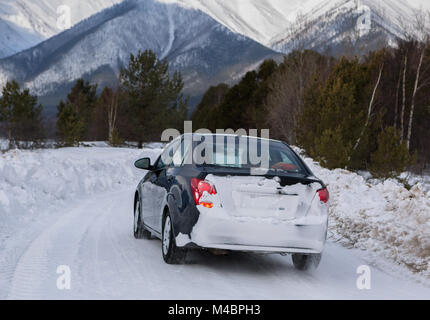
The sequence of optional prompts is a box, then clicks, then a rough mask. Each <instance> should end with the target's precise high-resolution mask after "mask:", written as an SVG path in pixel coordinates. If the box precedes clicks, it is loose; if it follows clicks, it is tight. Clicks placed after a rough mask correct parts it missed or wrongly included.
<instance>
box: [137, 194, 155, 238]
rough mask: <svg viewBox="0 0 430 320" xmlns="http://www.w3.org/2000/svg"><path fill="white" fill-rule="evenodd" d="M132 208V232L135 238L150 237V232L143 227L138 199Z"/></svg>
mask: <svg viewBox="0 0 430 320" xmlns="http://www.w3.org/2000/svg"><path fill="white" fill-rule="evenodd" d="M135 207H136V208H135V210H134V223H133V233H134V237H135V238H136V239H151V237H152V235H151V232H149V231H148V230H146V229H145V226H144V224H143V221H142V218H141V215H140V201H137V202H136V205H135Z"/></svg>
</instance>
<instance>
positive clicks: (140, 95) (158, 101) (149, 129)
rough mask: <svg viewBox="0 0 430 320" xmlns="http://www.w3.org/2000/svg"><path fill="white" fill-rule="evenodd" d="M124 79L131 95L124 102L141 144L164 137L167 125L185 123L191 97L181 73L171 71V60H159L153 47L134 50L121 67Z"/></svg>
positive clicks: (122, 81)
mask: <svg viewBox="0 0 430 320" xmlns="http://www.w3.org/2000/svg"><path fill="white" fill-rule="evenodd" d="M120 83H121V90H122V91H123V92H124V94H126V96H127V97H126V98H125V101H123V104H124V108H125V113H126V116H127V119H128V122H129V123H128V126H129V128H131V129H132V130H131V134H132V136H133V138H134V139H136V140H138V141H139V142H140V144H141V143H142V142H143V141H151V140H152V141H156V140H158V139H160V136H161V133H162V131H164V129H166V128H175V129H180V128H182V127H183V121H184V120H185V119H186V117H187V105H188V99H185V98H184V96H183V94H182V90H183V88H184V83H183V81H182V76H181V74H180V73H179V72H174V73H173V74H172V75H170V74H169V65H168V62H167V60H165V59H164V60H159V59H158V58H157V56H156V54H155V53H154V52H152V51H151V50H146V51H144V52H141V51H139V52H138V54H137V55H136V56H135V55H133V54H131V55H130V61H129V64H128V66H127V67H126V68H124V69H122V70H121V75H120Z"/></svg>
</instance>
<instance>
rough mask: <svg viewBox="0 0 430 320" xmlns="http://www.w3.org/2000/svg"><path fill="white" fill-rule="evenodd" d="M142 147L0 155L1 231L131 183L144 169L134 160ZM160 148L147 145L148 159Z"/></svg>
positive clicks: (41, 151)
mask: <svg viewBox="0 0 430 320" xmlns="http://www.w3.org/2000/svg"><path fill="white" fill-rule="evenodd" d="M141 153H142V151H141V150H137V149H114V148H65V149H57V150H37V151H20V150H13V151H10V152H7V153H5V154H4V155H2V156H0V233H1V234H2V235H5V234H6V233H9V232H10V231H11V226H12V225H15V226H16V225H18V227H19V224H21V223H26V222H28V221H31V220H34V219H37V218H38V217H39V216H40V215H41V214H42V213H46V212H47V211H50V210H48V209H49V208H50V207H55V206H59V205H61V204H64V203H65V202H66V201H70V200H74V199H76V201H77V199H79V198H82V197H85V196H88V195H92V194H96V193H100V192H103V191H109V190H120V189H123V188H124V187H125V186H132V185H134V184H137V182H138V181H139V180H140V179H141V178H142V176H143V173H142V171H139V170H138V169H135V168H134V166H133V163H134V161H135V160H137V159H138V158H139V156H140V155H141ZM158 153H159V150H158V149H145V155H147V156H150V157H152V158H154V157H155V155H157V154H158Z"/></svg>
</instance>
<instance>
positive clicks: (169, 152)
mask: <svg viewBox="0 0 430 320" xmlns="http://www.w3.org/2000/svg"><path fill="white" fill-rule="evenodd" d="M180 143H181V140H175V141H173V142H172V143H170V144H169V145H168V146H167V147H166V148H165V149H164V151H163V152H162V153H161V156H160V158H159V159H158V161H157V164H156V166H155V169H156V170H160V169H163V168H165V167H168V166H170V165H171V163H172V161H173V159H174V155H175V151H176V149H178V146H179V145H180Z"/></svg>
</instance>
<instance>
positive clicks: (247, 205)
mask: <svg viewBox="0 0 430 320" xmlns="http://www.w3.org/2000/svg"><path fill="white" fill-rule="evenodd" d="M258 155H259V157H260V158H259V159H260V160H262V161H260V163H257V164H256V162H253V161H251V159H252V158H256V157H257V158H258ZM264 155H266V158H267V161H266V162H267V163H265V164H264V163H263V162H265V161H264ZM202 159H203V160H204V161H202ZM135 166H136V167H137V168H139V169H144V170H148V172H147V174H146V175H145V177H144V178H143V179H142V181H141V182H140V183H139V185H138V187H137V190H136V194H135V197H134V236H135V237H136V238H137V239H141V238H145V239H149V238H151V237H152V236H156V237H158V238H160V239H161V240H162V255H163V258H164V260H165V262H167V263H169V264H175V263H181V262H183V261H184V259H185V256H186V254H187V251H189V250H191V249H205V250H210V251H213V252H217V253H219V252H229V251H243V252H255V253H280V254H287V253H291V254H292V259H293V263H294V266H295V267H296V268H297V269H300V270H306V269H309V268H311V267H316V266H318V264H319V262H320V259H321V254H322V252H323V249H324V245H325V241H326V235H327V221H328V200H329V193H328V190H327V188H326V186H325V184H324V183H323V182H322V181H321V180H319V179H318V178H316V177H315V176H314V175H313V173H312V172H311V170H310V169H309V168H308V167H307V166H306V164H305V163H304V161H302V160H301V159H300V157H299V156H298V155H297V154H296V153H295V152H294V150H293V149H291V148H290V147H289V146H288V145H287V144H286V143H283V142H281V141H276V140H268V139H262V138H254V137H247V136H234V135H212V134H199V135H197V134H192V135H191V134H190V135H182V136H180V137H178V138H176V139H175V140H174V141H172V142H171V143H170V144H169V145H167V147H166V148H165V149H164V150H163V152H162V153H161V155H160V156H159V158H158V159H157V160H156V161H155V163H154V164H153V165H152V164H151V160H150V159H149V158H143V159H140V160H138V161H136V163H135Z"/></svg>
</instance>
